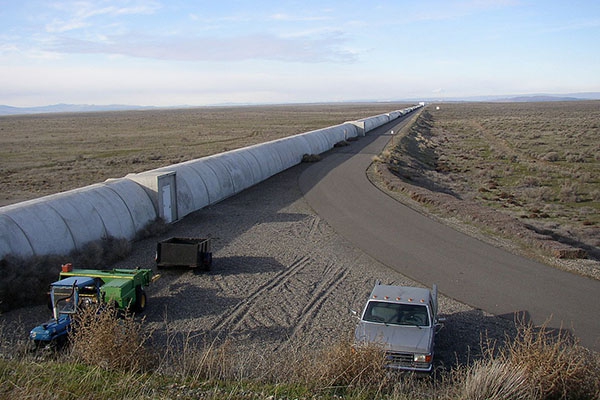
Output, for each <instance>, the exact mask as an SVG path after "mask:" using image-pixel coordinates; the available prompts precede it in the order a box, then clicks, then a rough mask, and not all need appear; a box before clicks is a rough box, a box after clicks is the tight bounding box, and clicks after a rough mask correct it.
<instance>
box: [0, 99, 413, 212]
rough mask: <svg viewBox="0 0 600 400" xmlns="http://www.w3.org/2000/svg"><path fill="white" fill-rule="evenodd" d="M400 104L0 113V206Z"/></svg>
mask: <svg viewBox="0 0 600 400" xmlns="http://www.w3.org/2000/svg"><path fill="white" fill-rule="evenodd" d="M406 106H407V105H406V104H398V103H370V104H358V103H357V104H325V105H317V104H315V105H281V106H253V107H205V108H190V109H173V110H152V111H150V110H145V111H119V112H98V113H76V114H40V115H26V116H6V117H0V193H1V195H0V206H2V205H7V204H11V203H15V202H19V201H23V200H29V199H32V198H36V197H41V196H44V195H48V194H53V193H57V192H62V191H66V190H70V189H74V188H77V187H82V186H86V185H90V184H93V183H98V182H102V181H104V180H106V179H108V178H120V177H123V176H125V175H127V174H128V173H134V172H141V171H146V170H150V169H153V168H158V167H161V166H165V165H171V164H175V163H178V162H182V161H187V160H191V159H196V158H200V157H203V156H207V155H210V154H216V153H220V152H223V151H226V150H232V149H236V148H240V147H245V146H249V145H252V144H257V143H262V142H266V141H269V140H274V139H278V138H281V137H286V136H290V135H294V134H298V133H303V132H307V131H311V130H314V129H320V128H325V127H328V126H332V125H337V124H340V123H343V122H346V121H352V120H357V119H360V118H363V117H369V116H373V115H377V114H381V113H387V112H390V111H393V110H397V109H401V108H404V107H406Z"/></svg>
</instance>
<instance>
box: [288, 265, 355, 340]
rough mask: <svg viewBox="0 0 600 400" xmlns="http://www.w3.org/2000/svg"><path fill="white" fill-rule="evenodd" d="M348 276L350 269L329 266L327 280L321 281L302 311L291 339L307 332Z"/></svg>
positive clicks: (325, 272) (326, 270)
mask: <svg viewBox="0 0 600 400" xmlns="http://www.w3.org/2000/svg"><path fill="white" fill-rule="evenodd" d="M348 274H349V271H348V269H347V268H345V267H343V266H339V265H335V264H331V263H330V264H329V265H328V266H327V268H326V269H325V271H324V274H323V275H324V276H325V277H326V279H322V280H320V281H319V284H318V285H317V287H316V288H315V290H314V291H313V292H312V294H311V297H310V298H309V299H308V302H307V303H306V305H305V306H304V307H303V308H302V310H301V311H300V314H299V319H298V321H297V323H296V324H295V326H294V328H293V330H292V333H291V335H290V339H293V338H295V337H296V336H298V334H300V333H302V332H303V331H304V330H305V327H306V326H307V325H308V324H309V322H311V321H314V318H315V316H316V315H317V314H318V312H319V310H320V309H321V307H323V304H324V303H325V302H326V301H327V300H328V299H330V295H331V293H332V292H333V291H334V290H335V289H336V288H337V287H338V286H339V284H340V283H341V282H342V281H343V280H344V279H346V277H347V276H348Z"/></svg>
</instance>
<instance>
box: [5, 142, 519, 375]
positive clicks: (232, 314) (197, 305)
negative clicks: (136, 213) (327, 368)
mask: <svg viewBox="0 0 600 400" xmlns="http://www.w3.org/2000/svg"><path fill="white" fill-rule="evenodd" d="M335 151H336V150H335V149H334V150H332V152H335ZM324 156H325V157H326V156H327V154H325V155H324ZM305 168H306V165H305V164H301V165H298V166H296V167H294V168H291V169H289V170H287V171H284V172H282V173H280V174H278V175H276V176H274V177H272V178H270V179H269V180H267V181H265V182H263V183H261V184H259V185H257V186H254V187H252V188H250V189H248V190H246V191H244V192H242V193H241V194H238V195H236V196H234V197H232V198H229V199H227V200H225V201H223V202H221V203H219V204H217V205H214V206H211V207H208V208H206V209H203V210H200V211H198V212H196V213H194V214H192V215H189V216H187V217H186V218H185V219H184V220H182V221H179V222H178V223H176V224H175V225H174V226H173V227H172V229H171V230H170V231H169V232H167V233H166V234H164V235H163V236H161V237H158V238H151V239H146V240H143V241H140V242H137V243H135V244H134V246H133V251H132V254H131V256H130V257H129V258H127V259H126V260H123V261H122V262H120V263H118V264H117V265H116V266H117V267H127V268H133V267H141V268H153V269H156V266H155V262H154V255H155V249H156V242H157V240H162V239H165V238H168V237H170V236H182V237H212V239H213V267H212V270H211V271H210V272H202V273H195V272H193V271H191V270H187V269H162V270H160V274H161V279H159V280H158V281H157V282H156V283H155V284H154V285H152V286H151V287H149V288H148V297H149V300H148V307H147V309H146V312H145V318H146V322H147V324H148V325H149V327H150V328H152V329H154V333H153V340H154V342H155V345H157V346H165V345H167V341H168V340H169V341H168V343H169V344H172V342H171V341H170V340H172V338H173V337H174V336H173V335H174V333H181V335H182V336H181V337H183V338H186V339H185V340H187V342H188V343H194V344H197V345H198V346H203V345H206V344H207V343H211V342H212V341H213V339H218V340H225V339H227V340H228V341H229V343H230V345H231V346H233V347H234V348H235V349H237V350H239V351H240V352H242V353H252V354H254V355H256V356H260V355H262V354H267V353H272V352H284V351H286V350H289V349H304V348H307V346H308V348H311V349H314V350H318V349H320V348H323V347H324V346H327V345H329V344H332V343H336V342H339V341H342V340H348V339H349V338H351V337H352V334H353V331H354V326H355V324H356V320H355V319H354V318H353V316H352V315H351V313H350V310H351V309H354V310H361V308H362V307H363V305H364V302H365V300H366V297H367V296H368V294H369V293H370V291H371V289H372V287H373V284H374V282H375V281H376V280H378V279H379V280H381V281H382V282H383V283H386V284H398V285H416V286H419V283H417V282H412V281H410V280H409V279H408V278H406V277H404V276H402V275H401V274H399V273H397V272H395V271H393V270H391V269H389V268H387V267H386V266H385V265H382V264H380V263H378V262H377V261H375V260H373V259H371V258H370V257H369V256H368V255H366V254H364V253H362V252H360V251H358V250H357V249H355V248H353V247H352V246H351V245H350V244H349V242H347V241H346V240H345V239H344V238H343V237H340V236H339V235H337V234H336V232H334V231H333V229H332V228H331V227H330V226H329V225H328V224H327V222H326V221H324V220H322V219H320V218H319V216H317V215H315V213H314V212H313V211H312V210H311V208H310V207H309V206H308V205H307V203H306V202H305V201H304V199H303V198H302V195H301V193H300V191H299V189H298V185H297V179H298V176H299V174H300V173H301V172H302V171H303V170H304V169H305ZM75 267H78V266H75ZM82 267H83V266H82ZM58 268H59V266H57V272H58ZM438 286H439V289H440V292H441V296H440V310H441V313H442V314H443V315H442V316H443V317H446V322H445V326H444V328H443V329H442V330H441V331H440V333H439V334H438V337H437V343H436V358H437V362H438V364H439V365H440V366H446V367H447V366H451V365H453V364H455V363H456V362H466V361H468V360H472V359H473V358H475V357H476V356H477V354H478V353H479V351H480V343H481V340H482V338H484V339H485V338H486V337H487V338H490V339H493V340H499V341H502V340H503V339H504V338H505V335H507V334H509V335H512V334H513V333H514V323H513V320H514V318H513V316H504V317H496V316H491V315H487V314H486V313H484V312H482V311H481V310H477V309H473V308H471V307H469V306H467V305H464V304H460V303H458V302H456V301H454V300H452V299H450V298H447V297H445V296H443V293H444V282H439V283H438ZM47 318H49V313H48V310H47V308H46V307H45V306H39V307H31V308H24V309H21V310H16V311H12V312H9V313H6V314H4V315H3V316H2V319H3V320H4V327H3V329H4V335H5V336H7V335H8V336H11V335H13V334H14V335H15V336H14V337H15V338H16V339H18V338H21V339H22V338H25V337H27V334H28V331H29V329H31V328H32V327H33V326H35V325H37V324H39V323H40V322H42V321H44V320H45V319H47ZM175 336H177V335H175ZM169 338H170V339H169ZM275 354H277V353H275ZM282 354H285V353H282Z"/></svg>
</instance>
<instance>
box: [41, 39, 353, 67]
mask: <svg viewBox="0 0 600 400" xmlns="http://www.w3.org/2000/svg"><path fill="white" fill-rule="evenodd" d="M106 39H107V40H105V41H90V40H80V39H73V38H68V37H61V38H59V39H57V40H56V41H55V42H54V44H52V45H50V46H49V48H48V50H51V51H55V52H59V53H79V54H107V55H112V54H121V55H126V56H131V57H139V58H152V59H158V60H177V61H243V60H251V59H262V60H277V61H286V62H308V63H318V62H354V61H355V60H356V55H355V54H354V53H353V52H350V51H347V50H344V49H343V48H341V47H342V44H343V43H344V39H343V38H342V37H341V36H340V35H326V36H321V37H317V38H312V37H306V36H305V37H293V38H290V37H288V38H283V37H278V36H275V35H272V34H250V35H246V36H233V37H194V38H189V37H182V36H172V37H155V36H143V35H138V36H135V37H134V36H131V35H120V36H107V37H106Z"/></svg>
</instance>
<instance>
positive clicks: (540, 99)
mask: <svg viewBox="0 0 600 400" xmlns="http://www.w3.org/2000/svg"><path fill="white" fill-rule="evenodd" d="M581 100H583V99H580V98H577V97H558V96H544V95H541V96H517V97H510V98H506V99H498V100H495V101H498V102H507V103H524V102H546V101H581Z"/></svg>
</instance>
